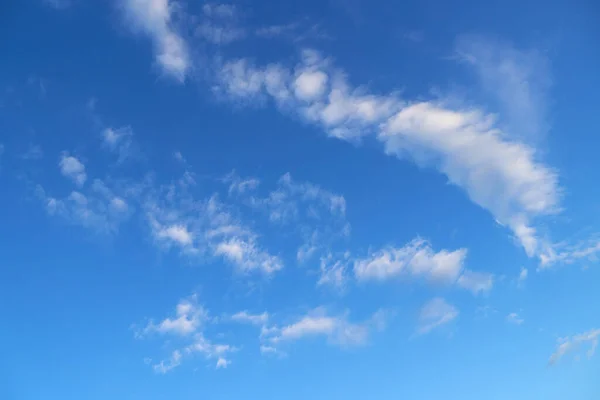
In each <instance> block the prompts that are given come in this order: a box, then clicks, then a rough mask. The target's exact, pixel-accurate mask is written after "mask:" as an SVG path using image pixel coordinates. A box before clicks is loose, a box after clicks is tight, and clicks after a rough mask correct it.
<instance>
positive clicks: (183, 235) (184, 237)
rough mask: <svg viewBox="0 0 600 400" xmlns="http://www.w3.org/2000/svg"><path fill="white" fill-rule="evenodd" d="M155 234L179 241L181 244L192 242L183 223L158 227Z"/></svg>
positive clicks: (162, 237) (186, 244)
mask: <svg viewBox="0 0 600 400" xmlns="http://www.w3.org/2000/svg"><path fill="white" fill-rule="evenodd" d="M157 236H158V237H159V238H161V239H168V240H172V241H174V242H177V243H179V244H180V245H182V246H188V245H190V244H192V241H193V237H192V234H191V233H190V232H189V231H188V229H187V228H186V227H185V226H183V225H171V226H167V227H161V228H159V231H158V233H157Z"/></svg>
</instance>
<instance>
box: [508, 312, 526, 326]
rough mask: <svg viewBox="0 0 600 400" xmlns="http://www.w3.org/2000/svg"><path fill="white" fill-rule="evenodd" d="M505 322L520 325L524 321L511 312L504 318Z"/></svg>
mask: <svg viewBox="0 0 600 400" xmlns="http://www.w3.org/2000/svg"><path fill="white" fill-rule="evenodd" d="M506 321H507V322H510V323H511V324H515V325H521V324H522V323H523V322H525V320H524V319H523V318H522V317H521V316H519V314H517V313H515V312H512V313H510V314H508V315H507V316H506Z"/></svg>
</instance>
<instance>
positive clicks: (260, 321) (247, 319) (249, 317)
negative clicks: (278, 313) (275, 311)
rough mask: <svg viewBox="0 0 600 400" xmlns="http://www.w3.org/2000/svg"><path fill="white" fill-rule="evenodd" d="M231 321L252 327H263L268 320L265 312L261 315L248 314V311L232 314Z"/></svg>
mask: <svg viewBox="0 0 600 400" xmlns="http://www.w3.org/2000/svg"><path fill="white" fill-rule="evenodd" d="M231 320H232V321H236V322H240V323H248V324H252V325H265V324H266V323H267V322H268V320H269V314H268V313H267V312H263V313H262V314H250V313H248V311H240V312H238V313H235V314H233V315H232V316H231Z"/></svg>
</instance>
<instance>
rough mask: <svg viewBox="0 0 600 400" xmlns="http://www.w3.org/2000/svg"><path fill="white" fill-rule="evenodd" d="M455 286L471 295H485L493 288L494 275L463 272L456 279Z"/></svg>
mask: <svg viewBox="0 0 600 400" xmlns="http://www.w3.org/2000/svg"><path fill="white" fill-rule="evenodd" d="M457 284H458V286H460V287H462V288H464V289H467V290H469V291H471V292H473V294H479V293H486V292H489V291H490V290H492V287H493V286H494V275H493V274H490V273H487V272H475V271H469V270H465V271H464V272H463V273H462V275H461V276H460V277H459V278H458V281H457Z"/></svg>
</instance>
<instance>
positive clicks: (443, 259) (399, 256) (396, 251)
mask: <svg viewBox="0 0 600 400" xmlns="http://www.w3.org/2000/svg"><path fill="white" fill-rule="evenodd" d="M466 255H467V250H466V249H458V250H454V251H447V250H441V251H439V252H435V251H434V250H433V249H432V248H431V245H430V244H429V243H428V242H427V241H425V240H422V239H418V238H417V239H414V240H413V241H411V242H410V243H408V244H407V245H405V246H404V247H400V248H393V247H390V248H385V249H382V250H379V251H377V252H374V253H371V254H370V255H369V256H368V257H366V258H362V259H357V260H356V261H355V263H354V274H355V276H356V278H357V279H358V280H387V279H390V278H395V277H399V276H401V275H404V274H408V275H412V276H422V277H425V278H427V279H429V280H432V281H435V282H443V283H454V282H455V281H456V280H457V279H458V277H459V275H460V273H461V271H462V269H463V265H464V260H465V257H466Z"/></svg>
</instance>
